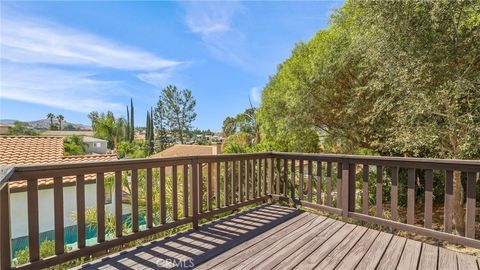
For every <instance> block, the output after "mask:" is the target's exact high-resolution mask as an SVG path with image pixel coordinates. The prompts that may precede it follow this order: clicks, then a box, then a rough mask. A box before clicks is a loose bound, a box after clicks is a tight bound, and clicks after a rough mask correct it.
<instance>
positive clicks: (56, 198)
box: [53, 176, 65, 255]
mask: <svg viewBox="0 0 480 270" xmlns="http://www.w3.org/2000/svg"><path fill="white" fill-rule="evenodd" d="M53 208H54V217H55V254H56V255H59V254H62V253H63V252H65V250H64V249H65V247H64V245H65V241H64V224H63V223H64V222H63V177H61V176H60V177H54V178H53Z"/></svg>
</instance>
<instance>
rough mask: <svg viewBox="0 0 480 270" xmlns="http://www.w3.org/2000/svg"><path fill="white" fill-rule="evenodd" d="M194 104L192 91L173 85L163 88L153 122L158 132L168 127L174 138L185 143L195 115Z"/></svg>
mask: <svg viewBox="0 0 480 270" xmlns="http://www.w3.org/2000/svg"><path fill="white" fill-rule="evenodd" d="M195 105H196V101H195V98H194V97H193V96H192V91H190V90H188V89H183V90H178V89H177V87H176V86H173V85H169V86H167V87H166V88H164V89H163V90H162V95H161V96H160V97H159V101H158V103H157V108H156V109H155V122H156V125H157V126H158V128H159V130H160V133H162V132H165V130H167V129H168V130H169V131H170V132H171V133H172V135H173V136H174V138H175V139H176V140H179V141H180V143H182V144H183V143H185V141H186V138H187V136H188V135H189V133H190V131H191V129H192V122H193V121H194V120H195V118H196V117H197V114H196V113H195ZM161 139H162V138H161ZM163 139H165V138H163Z"/></svg>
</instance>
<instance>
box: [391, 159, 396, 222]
mask: <svg viewBox="0 0 480 270" xmlns="http://www.w3.org/2000/svg"><path fill="white" fill-rule="evenodd" d="M390 170H391V173H392V189H391V191H390V192H391V198H392V199H391V200H392V201H391V203H390V209H391V212H392V216H391V219H392V220H393V221H397V219H398V167H392V168H390Z"/></svg>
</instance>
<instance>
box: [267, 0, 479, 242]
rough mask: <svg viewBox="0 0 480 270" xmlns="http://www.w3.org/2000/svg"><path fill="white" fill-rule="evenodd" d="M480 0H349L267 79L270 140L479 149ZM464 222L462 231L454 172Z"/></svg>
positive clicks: (452, 154) (428, 153)
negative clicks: (323, 27)
mask: <svg viewBox="0 0 480 270" xmlns="http://www.w3.org/2000/svg"><path fill="white" fill-rule="evenodd" d="M479 14H480V3H479V2H478V1H395V2H372V1H348V2H347V3H346V4H345V5H344V7H342V8H341V9H340V10H338V11H337V12H335V13H334V15H333V16H332V19H331V22H330V26H329V28H328V29H326V30H321V31H320V32H318V33H317V35H316V36H315V37H314V38H313V39H312V40H310V41H309V42H308V43H306V44H304V43H300V44H298V45H297V46H296V47H295V49H294V50H293V52H292V56H291V57H290V58H289V59H287V60H286V61H285V62H284V63H283V64H282V65H280V66H279V69H278V72H277V74H276V75H275V76H273V77H272V78H271V80H270V82H269V83H268V85H267V86H266V87H265V89H264V91H263V96H262V104H261V107H260V109H259V114H258V120H259V121H260V125H261V135H262V144H266V145H269V146H271V147H273V148H274V149H276V150H284V151H318V150H319V149H320V147H319V146H320V145H321V144H323V143H324V141H325V138H328V141H329V142H332V141H333V142H337V143H339V144H341V145H342V151H343V152H354V151H355V149H359V148H367V149H370V150H373V151H375V152H377V153H380V154H388V155H404V156H418V157H437V158H460V159H464V158H470V159H471V158H474V159H475V158H480V128H479V127H480V57H479V55H480V17H479ZM454 186H455V199H454V201H455V203H454V208H455V218H454V219H455V226H456V230H457V231H458V233H460V234H463V231H464V218H463V208H462V202H463V198H462V194H463V191H462V185H461V177H460V173H456V174H455V185H454Z"/></svg>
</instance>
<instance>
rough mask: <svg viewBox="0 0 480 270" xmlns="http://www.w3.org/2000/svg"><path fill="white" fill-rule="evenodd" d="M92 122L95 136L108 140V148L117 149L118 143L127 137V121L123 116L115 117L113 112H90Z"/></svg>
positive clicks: (89, 116)
mask: <svg viewBox="0 0 480 270" xmlns="http://www.w3.org/2000/svg"><path fill="white" fill-rule="evenodd" d="M88 118H90V121H91V122H92V128H93V131H94V132H95V136H96V137H98V138H100V139H104V140H107V141H108V148H110V149H116V147H117V145H118V144H119V143H120V142H121V141H123V140H124V139H125V130H126V128H125V126H126V121H125V119H123V118H122V117H118V118H115V116H114V114H113V112H111V111H108V112H107V113H103V112H102V113H99V112H97V111H94V112H91V113H89V114H88Z"/></svg>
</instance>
